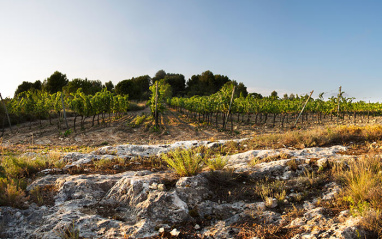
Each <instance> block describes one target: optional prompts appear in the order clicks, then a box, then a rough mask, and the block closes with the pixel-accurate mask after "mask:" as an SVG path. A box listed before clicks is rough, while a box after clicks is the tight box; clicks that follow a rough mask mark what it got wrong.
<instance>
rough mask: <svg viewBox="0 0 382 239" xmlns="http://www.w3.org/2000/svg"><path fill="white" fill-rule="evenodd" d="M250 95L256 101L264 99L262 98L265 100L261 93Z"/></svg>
mask: <svg viewBox="0 0 382 239" xmlns="http://www.w3.org/2000/svg"><path fill="white" fill-rule="evenodd" d="M249 95H250V96H251V97H252V98H255V99H262V98H263V95H262V94H260V93H249Z"/></svg>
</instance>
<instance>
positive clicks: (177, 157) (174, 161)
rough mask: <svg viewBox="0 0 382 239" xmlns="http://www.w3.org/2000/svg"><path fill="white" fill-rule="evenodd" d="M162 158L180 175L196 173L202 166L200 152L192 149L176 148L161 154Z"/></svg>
mask: <svg viewBox="0 0 382 239" xmlns="http://www.w3.org/2000/svg"><path fill="white" fill-rule="evenodd" d="M162 159H164V160H165V162H166V163H167V164H168V167H170V168H171V169H173V170H174V171H175V173H176V174H178V175H179V176H181V177H183V176H192V175H196V174H198V173H199V172H200V171H201V170H202V167H203V165H202V157H201V154H200V153H199V152H196V151H194V150H192V149H189V150H187V149H176V150H174V151H171V152H169V153H167V154H162Z"/></svg>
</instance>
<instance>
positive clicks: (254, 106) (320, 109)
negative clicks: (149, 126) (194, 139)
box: [167, 85, 382, 128]
mask: <svg viewBox="0 0 382 239" xmlns="http://www.w3.org/2000/svg"><path fill="white" fill-rule="evenodd" d="M232 90H233V85H226V86H224V87H223V88H222V89H221V90H220V91H219V92H217V93H216V94H213V95H210V96H193V97H191V98H178V97H174V98H171V99H168V100H167V104H168V105H169V106H171V107H174V108H176V109H177V110H182V111H184V112H186V113H187V114H189V115H190V116H193V117H194V118H196V117H199V121H206V122H207V123H209V124H211V123H213V122H212V121H215V123H216V126H217V127H218V118H220V119H222V120H221V122H222V128H225V127H226V125H225V122H226V121H227V120H226V117H227V114H228V108H229V103H230V96H231V93H232ZM307 97H308V96H305V97H301V98H295V99H275V98H271V97H266V98H262V99H256V98H253V97H251V96H247V97H242V96H240V97H237V98H235V99H234V101H233V104H232V109H231V112H232V113H231V121H232V114H234V115H237V121H240V118H241V121H242V122H250V119H251V116H255V123H261V122H262V121H264V122H266V121H267V119H268V117H271V118H273V125H274V124H275V121H276V117H277V118H278V119H279V120H280V124H281V125H282V127H283V125H284V120H285V119H287V120H288V119H290V118H291V117H292V118H293V119H295V118H296V116H297V114H298V113H299V112H300V111H301V109H302V106H303V104H304V103H305V101H306V100H307V99H308V98H307ZM338 103H339V106H340V107H339V112H338ZM304 113H305V115H306V116H308V115H312V117H315V118H316V119H317V121H320V120H321V119H322V117H327V116H330V117H331V118H333V116H337V117H344V116H345V115H348V116H349V117H350V116H352V117H353V118H354V119H355V118H356V115H369V114H373V115H382V104H381V103H366V102H364V101H358V102H353V99H352V98H345V97H340V102H338V98H335V97H332V98H330V99H328V100H326V101H325V100H323V99H312V98H311V99H309V101H308V103H307V105H306V108H305V110H304ZM338 113H339V115H338ZM258 117H259V118H260V117H261V120H260V122H258Z"/></svg>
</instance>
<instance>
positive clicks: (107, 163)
mask: <svg viewBox="0 0 382 239" xmlns="http://www.w3.org/2000/svg"><path fill="white" fill-rule="evenodd" d="M93 164H94V166H95V168H96V169H106V168H111V167H113V165H114V162H113V160H110V159H108V158H102V159H100V160H97V161H93Z"/></svg>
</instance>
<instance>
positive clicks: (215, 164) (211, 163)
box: [205, 154, 228, 171]
mask: <svg viewBox="0 0 382 239" xmlns="http://www.w3.org/2000/svg"><path fill="white" fill-rule="evenodd" d="M205 163H206V164H207V166H208V167H209V168H210V169H211V170H213V171H215V170H222V169H223V168H224V167H225V166H226V165H227V163H228V158H227V157H224V156H222V155H221V154H216V155H215V157H214V158H211V159H208V160H205Z"/></svg>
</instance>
